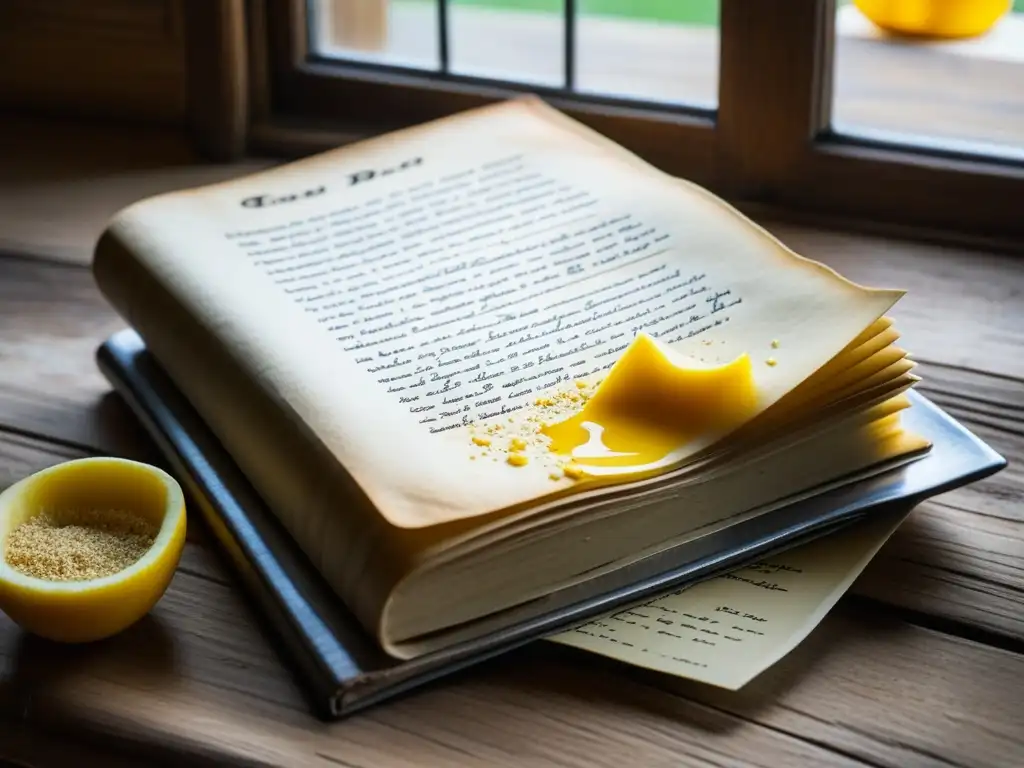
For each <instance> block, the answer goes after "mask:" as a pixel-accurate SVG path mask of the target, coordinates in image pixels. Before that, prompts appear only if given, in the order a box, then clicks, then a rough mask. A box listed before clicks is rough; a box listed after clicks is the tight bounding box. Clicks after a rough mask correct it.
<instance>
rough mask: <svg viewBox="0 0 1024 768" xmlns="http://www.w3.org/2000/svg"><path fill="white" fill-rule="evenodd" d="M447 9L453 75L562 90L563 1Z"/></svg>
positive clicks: (456, 0) (477, 0) (463, 4)
mask: <svg viewBox="0 0 1024 768" xmlns="http://www.w3.org/2000/svg"><path fill="white" fill-rule="evenodd" d="M393 1H394V0H393ZM448 6H449V14H450V19H451V21H450V29H451V33H450V34H451V37H450V45H451V69H452V72H455V73H458V74H460V75H473V76H476V77H486V78H490V79H494V80H504V81H509V82H515V83H525V84H531V83H532V84H536V85H543V86H548V87H561V85H562V83H563V81H564V73H565V65H564V64H563V61H564V59H563V58H562V50H563V48H564V32H563V30H564V27H563V20H564V16H563V6H562V0H448Z"/></svg>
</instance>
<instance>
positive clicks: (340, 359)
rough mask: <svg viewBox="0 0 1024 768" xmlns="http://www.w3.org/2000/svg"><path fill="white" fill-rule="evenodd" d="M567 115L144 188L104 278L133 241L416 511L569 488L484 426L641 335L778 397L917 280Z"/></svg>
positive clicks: (335, 442)
mask: <svg viewBox="0 0 1024 768" xmlns="http://www.w3.org/2000/svg"><path fill="white" fill-rule="evenodd" d="M566 121H567V118H564V116H561V115H558V114H557V113H554V111H553V110H550V109H548V108H547V107H545V106H544V105H543V104H542V103H541V102H539V101H537V100H533V99H526V100H522V101H515V102H507V103H504V104H500V105H497V106H494V107H489V108H486V109H482V110H477V111H474V112H468V113H464V114H461V115H457V116H454V117H452V118H448V119H446V120H442V121H438V122H436V123H431V124H427V125H425V126H421V127H418V128H414V129H409V130H407V131H402V132H399V133H395V134H390V135H388V136H384V137H382V138H379V139H375V140H372V141H369V142H364V143H361V144H359V145H356V146H353V147H349V148H342V149H339V150H336V151H333V152H329V153H326V154H324V155H321V156H319V157H315V158H310V159H308V160H303V161H300V162H297V163H293V164H290V165H287V166H283V167H280V168H276V169H273V170H271V171H267V172H264V173H261V174H257V175H254V176H250V177H247V178H244V179H239V180H235V181H231V182H227V183H224V184H218V185H214V186H210V187H205V188H200V189H197V190H189V191H185V192H178V193H172V194H169V195H164V196H161V197H158V198H154V199H150V200H147V201H143V202H141V203H137V204H136V205H134V206H132V207H130V208H129V209H127V210H126V211H124V212H122V213H121V214H120V215H119V216H118V217H117V218H116V219H115V221H114V222H113V223H112V225H111V226H110V228H109V230H108V233H107V235H106V238H105V239H106V240H107V241H111V240H113V241H116V243H117V244H118V246H119V247H116V248H113V247H105V246H104V243H103V242H101V243H100V246H99V247H98V249H97V255H96V275H97V280H98V282H99V284H100V286H101V288H102V287H103V285H104V283H105V282H106V281H115V280H117V274H118V265H117V264H116V263H113V262H107V261H106V259H107V256H108V255H109V258H110V259H114V258H115V257H114V256H113V255H112V254H117V253H121V254H123V253H130V254H132V255H133V257H134V258H136V259H138V260H139V261H140V262H141V263H142V265H143V267H144V268H145V269H146V270H147V271H149V272H150V273H151V274H152V275H153V276H154V277H155V279H156V280H157V281H159V282H160V283H162V284H163V285H164V286H166V287H167V289H168V290H169V291H171V292H172V293H173V294H174V296H175V298H176V300H177V301H179V302H180V303H181V304H182V305H183V306H184V307H185V308H186V309H187V311H188V312H189V313H191V314H192V315H193V316H194V317H195V318H196V319H197V320H198V321H199V322H200V323H201V324H202V325H203V326H204V327H205V328H207V329H209V331H210V332H211V333H215V334H216V335H217V336H218V338H219V339H220V340H221V341H222V343H223V345H224V347H225V349H226V350H227V351H228V353H229V354H230V355H231V356H232V357H233V359H234V360H235V361H236V362H237V363H238V364H239V365H240V366H242V368H243V369H244V370H245V371H247V373H248V375H250V376H252V377H253V378H255V379H256V380H257V381H259V383H260V385H261V386H262V387H263V388H264V390H265V391H267V392H268V393H269V395H270V396H271V397H272V398H273V400H274V401H275V402H276V403H278V405H279V407H281V408H282V409H283V410H285V411H286V412H287V413H289V414H290V415H291V418H294V419H295V420H296V421H297V422H299V423H301V424H303V425H304V429H308V430H309V433H310V435H311V438H312V439H315V440H317V441H319V442H320V443H321V444H322V445H323V447H325V448H326V450H328V451H329V452H330V453H331V454H333V455H334V456H335V457H336V458H337V460H338V462H339V464H340V465H341V466H342V467H343V468H344V469H345V471H347V472H348V473H349V474H350V475H351V477H352V478H353V479H354V480H355V482H356V483H357V484H358V485H359V486H360V488H361V489H362V491H363V492H364V493H365V494H366V495H367V496H368V498H369V499H370V501H371V502H372V503H373V505H374V506H375V507H376V508H377V510H378V511H379V512H380V514H381V515H382V516H383V517H384V518H385V519H386V520H387V521H388V522H389V523H390V524H392V525H394V526H400V527H409V528H416V527H425V526H431V525H436V524H440V523H445V522H449V521H454V520H459V519H464V518H471V517H473V516H478V515H481V514H486V513H489V512H493V511H496V510H502V509H506V508H510V507H515V506H516V505H526V504H531V503H533V502H535V501H536V500H538V499H542V498H544V497H548V498H550V497H551V495H552V494H559V493H562V494H568V493H571V492H572V491H573V490H574V488H575V483H574V481H573V480H571V479H565V478H563V479H560V480H558V481H553V480H552V479H551V478H550V477H549V475H548V472H547V471H545V470H544V469H543V468H542V467H540V466H534V465H527V466H524V467H512V466H509V465H506V464H503V463H497V462H479V461H478V462H471V461H469V460H468V457H469V450H468V447H469V434H468V430H467V429H466V425H467V424H469V423H471V422H474V421H477V420H480V419H486V418H493V417H495V416H500V415H502V414H505V413H508V412H515V411H517V410H519V409H521V408H523V407H524V406H525V405H527V404H528V403H529V402H531V400H532V399H533V398H535V397H536V395H537V393H538V392H542V391H544V390H546V389H548V388H550V387H552V386H555V385H558V384H560V383H564V382H566V381H568V380H572V379H573V378H577V377H586V376H588V375H594V374H599V373H601V372H602V371H605V370H607V369H608V368H609V367H610V366H611V365H612V364H613V363H614V362H615V360H616V358H617V356H618V355H619V354H620V353H621V352H622V350H624V349H625V348H626V347H627V346H628V344H629V342H630V341H631V340H632V339H633V338H634V336H635V335H636V334H637V333H639V332H641V331H642V332H645V333H647V334H649V335H651V336H652V337H654V338H657V339H658V340H659V342H661V343H663V344H666V345H669V346H671V347H673V348H675V349H679V350H683V351H686V352H688V353H689V354H691V355H692V356H694V357H699V358H702V359H704V360H705V361H706V362H708V363H716V362H718V363H725V362H728V361H730V360H733V359H735V358H736V357H737V356H739V355H742V354H749V355H750V356H751V358H752V359H753V361H754V363H755V365H754V377H755V380H756V388H757V393H758V404H757V408H758V410H759V411H763V410H764V409H766V408H768V407H769V406H770V405H771V404H772V403H774V402H776V401H777V400H778V399H779V398H780V397H782V396H783V395H785V393H787V392H788V391H790V390H791V389H793V388H794V387H795V386H796V385H797V384H799V383H800V382H801V381H803V380H805V379H806V378H807V377H808V376H810V375H811V374H812V373H814V371H815V370H817V369H819V368H820V367H821V366H822V365H824V364H825V363H827V362H828V361H829V360H830V359H831V358H832V357H833V356H835V355H836V354H837V353H838V352H839V351H840V350H842V349H843V348H844V347H846V346H847V345H848V344H849V343H850V342H851V341H852V340H853V339H855V338H856V337H857V336H858V335H860V334H861V333H862V332H863V331H864V329H865V328H867V327H869V326H870V325H871V324H872V323H873V322H875V321H876V320H877V319H878V318H879V317H880V316H881V315H883V314H884V313H885V312H886V311H887V310H888V309H889V308H890V307H891V306H892V305H893V304H894V302H895V301H896V300H897V299H898V298H899V297H900V295H901V294H900V293H899V292H898V291H882V290H869V289H864V288H861V287H859V286H856V285H853V284H852V283H849V282H848V281H845V280H843V279H842V278H840V277H839V276H837V275H835V274H834V273H833V272H832V271H831V270H828V269H826V268H825V267H822V266H821V265H818V264H815V263H814V262H810V261H808V260H805V259H802V258H800V257H798V256H796V255H795V254H793V253H791V252H790V251H788V250H787V249H785V248H784V247H783V246H782V245H781V244H779V243H778V242H777V241H776V240H774V239H773V238H771V237H770V236H769V235H768V234H767V233H766V232H764V231H763V230H762V229H760V228H759V227H756V226H755V225H753V224H752V223H751V222H749V221H748V220H747V219H745V218H744V217H742V216H741V215H740V214H738V213H737V212H736V211H735V210H733V209H732V208H730V207H728V206H726V205H725V204H724V203H722V202H721V201H720V200H718V199H717V198H715V197H713V196H711V195H710V194H708V193H707V192H705V191H703V190H701V189H700V188H698V187H695V186H693V185H689V184H685V183H680V182H679V181H678V180H676V179H672V178H670V177H668V176H666V175H664V174H662V173H660V172H658V171H656V170H654V169H652V168H649V167H648V166H646V165H644V164H643V163H640V162H639V161H638V160H637V159H636V158H632V156H628V155H626V157H628V158H629V159H628V160H627V159H624V157H623V153H620V152H614V151H612V150H611V149H609V148H608V146H606V145H605V144H602V142H599V141H587V140H585V139H583V138H581V135H580V131H582V129H580V130H579V131H578V130H570V129H569V128H567V127H566V124H567V123H566ZM570 122H571V121H570ZM145 312H146V306H145V300H144V298H142V297H140V299H139V301H138V305H137V306H133V307H131V308H130V310H129V312H128V314H129V315H131V316H132V317H133V318H135V320H137V322H136V323H135V324H136V325H137V327H139V328H140V329H145V328H146V327H147V325H152V324H151V323H150V324H147V323H146V321H145V317H144V315H145ZM140 332H142V334H143V336H144V337H145V335H146V333H145V331H144V330H142V331H140ZM769 357H771V358H773V361H772V362H773V363H775V364H774V365H770V364H768V362H767V358H769ZM203 375H204V372H203V371H200V370H197V371H194V372H189V374H188V376H203ZM188 376H185V377H183V376H182V375H181V374H180V372H179V374H178V375H177V377H176V378H177V380H178V384H179V386H180V387H181V388H182V389H183V391H185V392H186V393H187V392H188V389H189V387H188V382H187V381H185V380H183V379H184V378H188ZM714 437H715V436H714V435H708V436H706V438H705V439H704V442H703V443H702V442H701V441H700V440H698V441H695V442H694V445H693V446H692V449H693V451H699V450H701V449H702V448H704V447H706V445H707V443H708V441H711V440H713V439H714Z"/></svg>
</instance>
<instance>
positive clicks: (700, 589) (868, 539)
mask: <svg viewBox="0 0 1024 768" xmlns="http://www.w3.org/2000/svg"><path fill="white" fill-rule="evenodd" d="M907 514H908V510H906V509H901V510H899V511H898V512H887V513H884V514H880V515H877V516H874V517H871V518H869V519H867V520H864V521H860V522H857V523H854V524H852V525H850V526H849V527H847V528H846V529H843V530H840V531H838V532H836V533H833V534H831V535H828V536H825V537H822V538H820V539H816V540H814V541H811V542H809V543H807V544H803V545H801V546H799V547H797V548H794V549H791V550H789V551H787V552H783V553H781V554H779V555H776V556H774V557H769V558H766V559H765V560H763V561H761V562H758V563H755V564H754V565H751V566H749V567H747V568H743V569H740V570H737V571H734V572H732V573H729V574H726V575H724V576H719V577H716V578H714V579H711V580H708V581H705V582H702V583H700V584H696V585H694V586H692V587H690V588H688V589H684V590H680V591H678V592H673V593H671V594H669V595H667V596H665V597H661V598H658V599H656V600H651V601H648V602H646V603H643V604H641V605H635V606H632V607H630V608H627V609H624V610H620V611H616V612H614V613H611V614H608V615H606V616H602V617H600V618H598V619H595V620H593V621H590V622H588V623H586V624H583V625H581V626H579V627H576V628H575V629H571V630H569V631H567V632H563V633H560V634H558V635H554V636H552V637H549V638H548V640H550V641H552V642H557V643H561V644H563V645H570V646H574V647H576V648H581V649H584V650H587V651H591V652H593V653H597V654H600V655H602V656H608V657H611V658H613V659H618V660H619V661H624V662H626V663H628V664H633V665H635V666H638V667H645V668H647V669H654V670H658V671H660V672H666V673H668V674H670V675H675V676H676V677H684V678H689V679H692V680H698V681H700V682H703V683H709V684H711V685H715V686H718V687H721V688H728V689H730V690H737V689H739V688H741V687H743V686H744V685H746V684H747V683H749V682H750V681H751V680H753V679H754V678H755V677H757V676H758V675H759V674H761V673H762V672H764V671H765V670H766V669H768V668H769V667H770V666H772V665H773V664H775V663H776V662H777V661H779V660H780V659H781V658H782V657H784V656H785V655H786V654H787V653H789V652H790V651H792V650H793V649H794V648H795V647H796V646H797V645H798V644H799V643H800V642H801V641H802V640H803V639H804V638H806V637H807V636H808V635H809V634H810V633H811V632H812V631H813V629H814V628H815V627H816V626H817V625H818V624H819V623H820V622H821V620H822V619H823V618H825V615H826V614H827V613H828V612H829V610H831V609H832V607H833V606H834V605H835V604H836V602H837V601H838V600H839V598H840V597H842V596H843V594H844V593H845V592H846V590H847V589H849V587H850V585H851V584H853V582H854V581H855V580H856V578H857V577H858V576H859V575H860V573H861V572H862V571H863V570H864V568H866V567H867V565H868V563H870V562H871V559H872V558H873V557H874V556H875V554H876V553H877V552H878V550H879V549H881V547H882V545H883V544H884V543H885V542H886V541H887V540H888V539H889V537H890V536H891V535H892V534H893V532H894V531H895V530H896V528H897V527H899V525H900V523H902V522H903V520H904V519H905V517H906V515H907Z"/></svg>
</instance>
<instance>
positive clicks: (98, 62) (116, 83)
mask: <svg viewBox="0 0 1024 768" xmlns="http://www.w3.org/2000/svg"><path fill="white" fill-rule="evenodd" d="M179 3H180V0H90V2H88V3H82V2H78V1H77V0H47V2H45V3H40V2H35V0H7V2H4V3H2V4H0V105H3V106H4V107H6V108H8V109H11V108H15V109H19V110H32V111H37V112H42V113H50V114H54V113H55V114H73V115H92V116H103V117H117V118H124V119H130V120H139V121H146V122H153V123H159V124H163V125H180V124H182V123H183V122H184V119H185V93H186V91H185V61H184V48H183V43H182V36H181V19H180V11H181V9H180V6H179Z"/></svg>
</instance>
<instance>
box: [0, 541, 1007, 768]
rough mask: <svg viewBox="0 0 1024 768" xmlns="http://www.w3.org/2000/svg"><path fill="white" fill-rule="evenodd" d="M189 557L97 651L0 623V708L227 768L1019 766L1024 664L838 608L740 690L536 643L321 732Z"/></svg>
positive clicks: (238, 606) (236, 603)
mask: <svg viewBox="0 0 1024 768" xmlns="http://www.w3.org/2000/svg"><path fill="white" fill-rule="evenodd" d="M207 558H209V554H208V553H207V552H205V551H204V550H202V549H200V548H196V547H192V546H190V547H189V548H188V550H187V554H186V557H185V562H184V563H183V566H184V567H183V568H182V569H181V570H180V571H179V572H178V574H177V575H176V577H175V580H174V583H173V585H172V588H171V589H170V591H169V592H168V593H167V595H166V596H165V598H164V600H163V601H161V603H160V604H159V605H158V606H157V608H156V609H155V610H154V612H153V613H152V614H151V616H150V617H148V618H147V619H145V620H144V621H143V622H141V623H139V624H137V625H136V626H135V627H133V628H131V629H130V630H128V631H127V632H126V633H124V634H123V635H120V636H118V637H117V638H114V639H112V640H110V641H107V642H104V643H100V644H96V645H93V646H89V647H85V648H57V647H54V646H52V645H50V644H47V643H44V642H39V641H36V640H35V639H34V638H30V637H25V636H23V635H22V634H21V633H20V632H18V630H17V629H15V628H13V627H11V626H10V625H9V624H7V623H4V621H5V620H2V619H0V661H2V662H3V668H4V669H5V670H6V672H5V673H4V674H3V675H2V676H0V701H2V702H3V703H4V705H5V707H6V709H7V712H8V713H18V715H19V716H20V717H21V718H22V719H23V720H24V721H25V722H27V723H29V724H31V723H44V724H46V727H47V728H49V729H51V730H54V731H57V732H60V731H68V732H71V733H76V732H89V733H91V734H92V735H93V736H94V737H101V738H106V739H110V740H113V741H116V743H117V744H118V745H119V748H121V749H139V750H142V749H150V750H152V749H154V748H158V749H159V753H160V754H163V755H165V756H173V757H175V758H177V759H180V760H184V759H186V758H188V759H190V760H195V759H198V760H213V759H219V760H221V761H223V762H224V763H231V764H246V765H263V764H273V765H289V766H291V765H314V764H322V765H326V764H329V763H331V762H333V761H335V760H338V761H341V764H343V765H353V766H375V765H380V764H382V763H385V762H386V763H387V764H388V765H439V764H445V765H450V764H459V765H462V764H489V765H523V764H544V765H554V766H574V767H578V768H583V767H584V766H605V765H607V766H618V765H624V764H638V765H640V764H642V765H676V764H678V760H679V756H680V755H687V757H688V759H689V760H690V761H691V762H690V763H689V764H693V765H705V766H716V765H721V764H726V765H737V766H762V767H763V768H769V767H770V766H771V767H774V766H777V765H780V764H785V765H787V766H788V765H798V766H799V765H806V766H813V765H821V764H826V763H827V764H829V765H842V766H855V765H861V764H869V765H887V766H900V767H902V766H904V765H908V764H911V763H913V764H914V765H936V766H938V765H947V766H948V765H956V766H1002V765H1006V764H1007V763H1006V762H1005V761H1006V759H1007V757H1008V756H1011V755H1021V754H1024V743H1022V742H1021V739H1022V737H1024V736H1022V735H1024V719H1022V718H1024V713H1022V712H1021V710H1020V708H1019V706H1018V704H1019V701H1018V698H1017V696H1018V688H1017V681H1018V680H1019V677H1020V675H1024V658H1022V657H1021V656H1019V655H1015V654H1010V653H1006V652H1004V651H1000V650H998V649H993V648H989V647H986V646H982V645H977V644H974V643H968V642H965V641H960V640H957V639H955V638H950V637H948V636H945V635H942V634H940V633H935V632H931V631H928V630H924V629H920V628H917V627H914V626H911V625H908V624H905V623H902V622H899V621H890V620H880V619H876V618H875V617H872V616H870V615H867V614H865V613H864V612H862V611H856V610H850V609H847V608H845V607H842V608H840V609H838V610H837V611H836V612H835V613H834V615H833V616H832V617H830V618H829V619H827V620H826V621H825V622H824V623H823V624H822V626H821V627H820V628H819V629H818V630H816V631H815V633H814V634H813V636H812V638H811V639H810V640H809V641H807V642H806V643H805V644H804V645H803V646H802V647H801V648H799V649H798V650H797V651H795V652H794V653H793V654H792V655H791V656H790V657H788V658H787V659H786V660H785V661H784V662H782V663H781V664H780V665H779V666H778V667H777V668H775V669H773V670H772V671H771V672H770V673H768V674H766V675H765V676H764V677H762V678H761V679H759V680H758V681H756V682H755V683H754V684H753V685H752V686H751V687H750V688H749V689H747V690H745V691H744V692H742V693H741V694H728V693H726V692H722V691H717V690H714V689H711V688H708V687H706V686H701V685H696V684H691V683H686V682H683V681H678V680H675V679H671V678H667V677H664V676H658V675H651V674H647V673H637V672H636V671H635V670H629V669H626V668H623V667H622V666H620V665H616V664H610V663H606V662H603V661H601V660H598V659H595V658H593V657H589V656H587V655H585V654H582V653H574V652H573V653H568V652H563V650H562V649H554V648H550V647H547V646H546V645H545V644H543V643H540V644H535V645H534V646H532V647H531V648H528V649H524V650H523V651H520V652H516V653H513V654H510V655H508V656H506V657H504V658H502V659H500V660H498V661H495V662H493V663H488V664H484V665H482V666H480V667H477V668H475V669H474V670H471V671H469V672H467V673H463V674H459V675H456V676H454V677H452V678H448V679H446V680H445V681H444V682H443V683H439V684H436V685H432V686H428V687H426V688H424V689H421V690H419V691H417V692H415V693H412V694H409V695H406V696H404V697H402V698H400V699H398V700H396V701H394V702H391V703H389V704H388V705H387V706H385V707H379V708H376V709H374V710H370V711H367V712H365V713H362V714H361V715H359V716H357V717H354V718H352V719H350V720H348V721H345V722H342V723H337V724H329V725H327V724H322V723H318V722H315V721H313V720H312V719H311V718H310V717H309V716H308V715H307V714H306V710H305V705H304V702H303V700H302V699H301V697H300V694H299V692H298V691H297V690H296V689H295V687H294V684H293V683H292V680H291V678H290V677H289V675H288V674H287V670H286V669H285V668H284V667H283V666H282V665H281V660H280V659H279V658H278V657H277V656H276V655H274V654H273V653H272V651H271V649H270V647H269V646H268V644H267V643H266V641H265V640H264V639H263V637H262V636H261V635H260V633H259V632H258V631H257V629H256V626H255V625H254V624H253V622H252V620H251V616H250V612H249V611H248V609H247V607H246V606H245V605H244V604H243V603H242V602H241V601H240V600H239V598H238V594H237V590H235V589H234V588H233V587H232V585H231V584H230V583H226V584H225V583H221V582H220V581H219V580H217V581H215V580H211V579H208V578H205V577H203V576H200V575H198V573H199V572H201V570H202V568H211V569H217V568H219V564H216V563H208V562H205V561H206V559H207ZM193 561H199V562H200V563H201V568H200V569H196V568H194V567H192V562H193ZM936 669H941V670H942V673H941V674H937V673H936ZM0 754H2V752H0ZM780 761H783V762H780Z"/></svg>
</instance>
